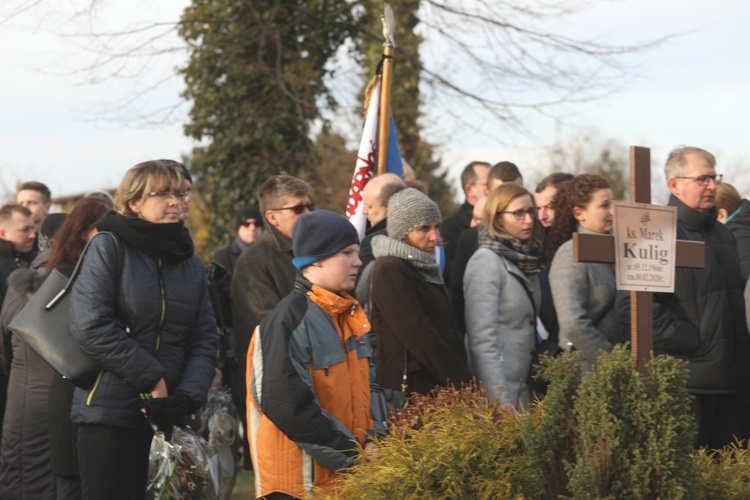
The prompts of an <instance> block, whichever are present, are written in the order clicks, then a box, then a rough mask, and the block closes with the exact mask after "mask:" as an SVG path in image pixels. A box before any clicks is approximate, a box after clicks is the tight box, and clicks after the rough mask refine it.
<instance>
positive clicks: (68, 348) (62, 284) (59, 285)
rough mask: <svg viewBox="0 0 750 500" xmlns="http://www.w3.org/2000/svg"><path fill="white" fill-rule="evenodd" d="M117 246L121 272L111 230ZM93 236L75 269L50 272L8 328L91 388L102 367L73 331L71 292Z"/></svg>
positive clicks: (79, 383)
mask: <svg viewBox="0 0 750 500" xmlns="http://www.w3.org/2000/svg"><path fill="white" fill-rule="evenodd" d="M99 234H108V235H110V236H111V237H112V238H113V239H114V240H115V243H116V245H117V257H118V266H117V269H118V274H119V269H120V267H121V265H120V260H121V257H120V244H119V241H118V240H117V236H115V235H114V234H113V233H110V232H102V233H99ZM91 241H93V238H92V239H91V240H89V242H88V243H86V246H85V247H84V249H83V252H81V256H80V257H79V259H78V263H77V264H76V267H75V269H73V272H72V273H71V275H70V277H69V278H68V277H66V276H65V275H64V274H63V273H62V272H60V271H59V270H58V269H53V270H52V271H50V273H49V275H48V276H47V278H46V279H45V280H44V282H43V283H42V286H41V287H39V290H37V291H36V293H35V294H34V295H32V297H31V299H30V300H29V302H28V303H27V304H26V306H24V308H23V309H22V310H21V312H19V313H18V314H17V315H16V317H15V318H13V320H12V321H11V322H10V324H9V325H8V328H9V329H10V330H11V331H12V332H13V333H15V334H16V335H18V336H19V337H20V338H21V340H23V341H24V342H26V344H27V345H28V346H29V347H30V348H31V349H32V350H33V351H34V352H35V353H37V354H38V355H39V356H40V357H41V358H42V359H44V360H45V361H46V362H47V363H48V364H49V365H50V366H51V367H52V368H54V369H55V370H56V371H57V372H58V373H59V374H60V375H62V376H63V378H66V379H69V380H70V381H71V382H73V383H74V384H75V385H77V386H78V387H84V388H87V387H90V386H91V385H93V383H94V381H95V380H96V376H97V375H98V373H99V371H100V368H99V365H98V364H97V362H96V361H94V360H93V359H91V358H90V357H89V356H88V355H87V354H85V353H84V352H83V351H82V350H81V347H80V345H79V344H78V341H77V340H76V339H74V338H73V335H72V334H71V333H70V295H69V294H68V292H69V291H70V289H71V288H72V286H73V282H74V281H75V279H76V277H77V276H78V272H79V271H80V268H81V263H82V262H83V256H84V255H86V250H88V247H89V245H90V244H91Z"/></svg>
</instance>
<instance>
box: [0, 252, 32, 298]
mask: <svg viewBox="0 0 750 500" xmlns="http://www.w3.org/2000/svg"><path fill="white" fill-rule="evenodd" d="M36 254H37V250H36V245H34V250H32V251H31V252H29V253H18V252H16V251H15V250H13V244H12V243H11V242H10V241H7V240H0V274H2V275H3V276H4V278H5V279H4V280H0V281H1V282H0V285H3V286H0V304H2V303H3V300H4V298H5V291H6V289H7V286H8V282H7V279H8V276H10V273H12V272H13V271H15V270H16V269H18V268H19V267H29V265H31V262H32V261H33V260H34V259H35V258H36Z"/></svg>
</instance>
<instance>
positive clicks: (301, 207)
mask: <svg viewBox="0 0 750 500" xmlns="http://www.w3.org/2000/svg"><path fill="white" fill-rule="evenodd" d="M305 209H307V210H309V211H310V212H312V211H313V210H315V205H313V204H312V203H308V204H306V205H294V206H293V207H281V208H272V209H271V210H291V211H292V212H294V213H295V214H297V215H300V214H302V213H304V211H305Z"/></svg>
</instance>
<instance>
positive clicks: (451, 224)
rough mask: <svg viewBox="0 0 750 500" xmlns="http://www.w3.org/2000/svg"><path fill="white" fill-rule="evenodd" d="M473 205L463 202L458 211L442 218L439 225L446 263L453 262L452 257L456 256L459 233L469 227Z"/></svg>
mask: <svg viewBox="0 0 750 500" xmlns="http://www.w3.org/2000/svg"><path fill="white" fill-rule="evenodd" d="M473 210H474V205H470V204H469V202H466V201H465V202H464V203H463V204H462V205H461V207H460V208H459V209H458V211H457V212H456V213H455V214H453V215H451V216H450V217H448V218H447V219H445V220H443V223H442V224H441V225H440V235H441V236H442V237H443V247H444V248H445V256H446V257H447V258H448V263H451V264H452V263H453V259H455V258H456V251H457V245H458V238H459V237H460V236H461V233H463V232H464V231H466V230H467V229H469V227H471V219H472V211H473Z"/></svg>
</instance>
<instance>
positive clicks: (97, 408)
mask: <svg viewBox="0 0 750 500" xmlns="http://www.w3.org/2000/svg"><path fill="white" fill-rule="evenodd" d="M120 251H121V254H122V256H121V259H122V260H121V268H120V269H117V265H116V263H117V262H118V249H117V247H116V244H115V242H114V240H112V238H109V237H102V236H96V237H94V239H93V240H92V241H91V244H90V246H89V249H88V250H87V252H86V256H85V257H84V261H83V266H82V268H81V271H80V275H79V276H78V278H77V279H76V281H75V284H74V286H73V290H72V292H71V297H70V307H71V318H72V326H71V332H72V334H73V336H74V337H75V338H76V339H77V340H78V342H79V343H80V344H81V347H82V349H83V350H84V352H86V353H87V354H89V355H90V356H91V357H93V358H94V359H96V360H97V361H98V362H99V364H100V365H101V367H102V371H101V372H100V373H99V376H98V378H97V380H96V382H95V384H94V386H93V387H91V388H90V389H81V388H76V390H75V393H74V395H73V407H72V410H71V418H72V420H73V422H74V423H76V424H79V425H80V424H103V425H109V426H115V427H128V428H134V429H141V428H145V427H146V426H147V425H148V424H147V421H146V419H145V418H144V416H143V413H141V410H140V408H141V399H140V394H142V393H150V392H151V390H152V389H153V387H154V385H155V384H156V383H157V382H158V381H159V379H161V378H162V377H164V379H165V381H166V384H167V389H168V391H169V394H174V393H175V392H181V393H184V394H185V395H187V396H188V397H189V398H190V400H191V401H192V403H193V406H194V407H195V408H198V407H199V406H200V405H201V404H202V403H203V401H204V399H205V397H206V394H207V393H208V388H209V386H210V384H211V380H212V379H213V377H214V364H215V362H214V360H215V357H216V352H217V347H218V333H217V330H216V321H215V319H214V315H213V311H212V309H211V304H210V302H209V297H208V292H207V282H206V276H205V271H204V267H203V263H202V262H201V260H200V258H198V257H197V256H192V257H190V258H188V259H187V260H184V261H182V262H179V263H170V262H167V261H164V260H162V259H160V258H156V257H150V256H148V255H146V254H144V253H141V252H139V251H137V250H136V249H135V248H133V247H131V246H130V245H129V244H127V243H126V242H125V241H123V240H122V239H120ZM118 274H120V276H117V275H118Z"/></svg>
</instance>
